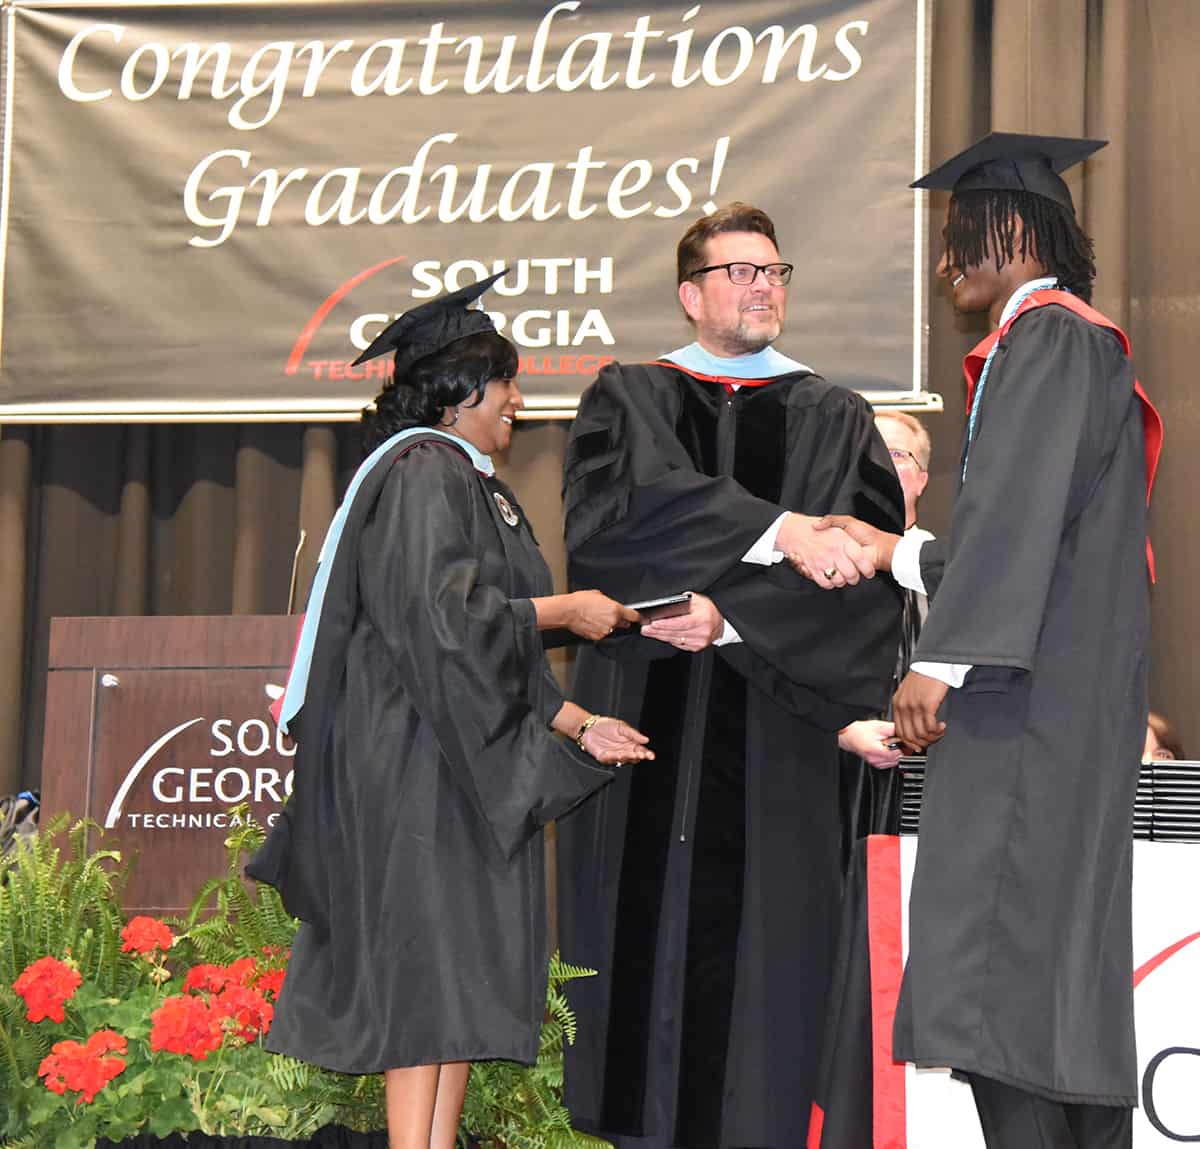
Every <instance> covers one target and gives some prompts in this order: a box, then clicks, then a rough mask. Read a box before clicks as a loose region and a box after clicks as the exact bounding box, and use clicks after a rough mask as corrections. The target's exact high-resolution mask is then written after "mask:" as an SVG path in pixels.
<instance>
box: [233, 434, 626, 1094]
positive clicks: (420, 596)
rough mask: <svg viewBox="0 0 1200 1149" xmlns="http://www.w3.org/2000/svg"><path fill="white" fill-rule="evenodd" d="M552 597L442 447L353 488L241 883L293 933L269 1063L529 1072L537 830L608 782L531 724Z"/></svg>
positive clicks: (469, 475) (405, 456) (540, 892)
mask: <svg viewBox="0 0 1200 1149" xmlns="http://www.w3.org/2000/svg"><path fill="white" fill-rule="evenodd" d="M497 495H499V496H500V497H501V498H504V499H506V500H507V505H509V506H511V507H512V508H513V510H514V511H515V512H516V514H517V515H518V516H520V522H519V523H518V524H517V525H515V526H513V525H509V524H508V523H506V522H505V521H504V518H503V517H502V514H501V508H500V506H499V504H498V502H497V499H496V496H497ZM550 593H552V591H551V588H550V575H549V571H548V570H547V568H546V565H545V562H544V561H543V559H542V557H541V554H540V553H539V551H538V549H537V544H536V542H535V540H534V537H533V535H532V533H531V532H530V529H529V526H528V524H527V523H526V522H525V519H524V516H523V515H522V514H521V512H520V508H519V507H517V504H516V500H515V499H514V498H513V495H512V493H511V492H510V491H509V490H508V489H507V488H506V487H505V486H504V485H503V484H502V483H500V482H499V481H498V480H496V479H493V478H487V477H485V476H483V475H482V474H480V473H478V472H477V471H476V470H475V469H474V467H473V466H472V464H471V462H470V460H469V459H468V458H467V456H466V454H465V453H464V452H463V451H461V450H459V449H458V448H457V447H455V446H454V445H452V444H449V443H447V442H445V441H444V440H437V439H428V440H425V441H423V442H421V443H419V444H418V445H416V446H413V445H411V441H410V442H409V443H402V444H401V445H400V446H398V447H397V448H396V450H395V452H394V453H393V454H392V455H391V456H390V457H389V456H385V457H384V459H382V460H381V461H380V462H379V463H378V464H377V465H376V467H375V468H374V470H373V471H372V472H371V474H370V475H369V477H368V479H367V480H366V483H365V484H364V486H363V488H362V489H361V490H360V492H359V494H358V496H357V497H356V499H355V501H354V503H353V504H352V510H351V513H350V516H349V519H348V522H347V525H346V529H345V533H344V534H343V536H342V539H341V543H340V545H339V547H338V551H337V558H336V561H335V563H334V566H333V568H332V573H331V579H330V585H329V589H328V593H327V596H326V600H325V606H324V609H323V611H322V616H321V627H320V629H319V631H318V633H317V641H316V646H315V649H314V655H313V664H312V672H311V675H310V678H309V683H308V690H307V701H306V703H305V705H304V708H303V709H302V710H301V712H300V714H299V715H298V716H297V719H296V725H295V726H294V729H295V730H296V732H297V741H298V751H297V757H296V774H295V777H296V784H295V792H294V794H293V796H292V798H291V799H290V800H289V802H288V804H287V806H286V807H285V808H284V811H283V815H282V817H281V819H280V821H279V822H278V823H277V825H276V827H275V828H274V830H273V831H272V833H271V835H270V837H269V838H268V841H267V843H266V845H265V846H264V848H263V850H262V851H260V853H259V854H258V855H256V857H255V859H254V860H253V862H252V864H251V866H250V868H249V872H250V873H251V875H252V876H254V877H257V878H259V879H260V880H265V881H269V882H270V883H271V884H273V885H275V886H277V887H278V888H279V889H280V890H281V891H282V893H283V895H284V900H285V903H286V904H287V906H288V908H289V909H290V910H292V912H293V913H296V914H297V915H298V916H300V917H301V918H303V919H304V921H303V924H302V925H301V927H300V931H299V933H298V935H297V937H296V942H295V946H294V948H293V950H292V956H291V959H290V961H289V963H288V975H287V980H286V982H285V984H284V988H283V991H282V993H281V994H280V998H279V1003H278V1006H277V1008H276V1012H275V1018H274V1022H273V1024H272V1026H271V1032H270V1036H269V1038H268V1042H267V1045H268V1048H270V1049H272V1050H273V1051H275V1052H279V1053H287V1054H291V1055H292V1056H294V1057H299V1058H302V1059H303V1060H305V1061H311V1062H315V1063H316V1064H318V1065H323V1066H326V1067H328V1068H330V1069H337V1070H342V1071H345V1072H351V1073H369V1072H377V1071H380V1070H383V1069H388V1068H392V1067H397V1066H405V1065H421V1064H430V1063H434V1062H444V1061H475V1060H480V1059H483V1058H496V1057H502V1058H509V1059H512V1060H516V1061H524V1062H532V1061H533V1060H535V1058H536V1055H537V1048H538V1029H539V1026H540V1023H541V1019H542V1015H543V1011H544V1007H545V994H546V963H547V936H546V900H545V880H544V879H545V874H544V862H543V844H542V835H541V833H540V828H541V826H542V824H543V823H545V822H547V821H549V820H550V819H552V818H554V817H557V816H558V815H559V814H561V813H563V812H564V811H565V810H567V809H569V808H570V807H571V806H573V805H574V804H575V803H576V802H578V801H579V800H580V799H582V798H583V797H585V796H586V795H588V794H590V793H591V792H592V791H594V790H595V789H596V788H597V787H599V786H601V785H602V784H603V783H605V782H607V781H608V780H609V778H610V777H611V776H612V771H611V770H609V769H607V768H605V767H600V766H597V765H596V764H595V763H594V762H593V761H592V760H591V759H590V758H588V757H587V756H586V755H584V754H582V753H581V752H579V751H577V750H576V748H575V747H574V746H572V745H571V744H569V743H567V742H565V741H563V740H561V739H559V738H557V737H556V736H555V735H554V734H553V732H552V731H551V730H550V729H549V723H550V721H551V719H552V718H553V717H554V715H555V713H556V712H557V711H558V708H559V706H560V705H561V703H562V696H561V694H560V693H559V691H558V689H557V687H556V686H555V683H554V679H553V677H552V676H551V674H550V672H549V669H548V667H547V664H546V660H545V657H544V654H543V650H542V644H541V639H540V636H539V634H538V632H537V629H536V620H535V615H534V607H533V604H532V603H531V602H530V601H529V600H530V597H533V596H538V595H544V594H550Z"/></svg>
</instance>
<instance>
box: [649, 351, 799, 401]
mask: <svg viewBox="0 0 1200 1149" xmlns="http://www.w3.org/2000/svg"><path fill="white" fill-rule="evenodd" d="M652 366H654V367H670V368H671V369H672V370H674V371H682V372H683V373H684V374H685V375H690V376H691V377H692V378H693V379H703V380H704V382H705V383H719V384H720V385H721V386H722V387H724V388H725V393H726V394H727V395H732V394H733V393H734V391H735V390H736V389H737V388H739V387H765V386H766V385H767V384H768V383H774V382H775V380H776V379H782V378H783V376H782V375H771V376H770V377H768V378H766V379H738V378H736V377H735V376H733V375H702V374H701V373H700V372H699V371H691V370H689V369H688V368H687V367H680V366H679V364H678V363H672V362H671V360H670V359H656V360H655V361H654V363H653V364H652Z"/></svg>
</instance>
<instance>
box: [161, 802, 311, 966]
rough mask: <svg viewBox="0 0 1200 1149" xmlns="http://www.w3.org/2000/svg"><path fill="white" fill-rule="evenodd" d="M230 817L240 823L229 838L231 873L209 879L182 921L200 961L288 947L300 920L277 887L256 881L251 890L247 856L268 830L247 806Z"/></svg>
mask: <svg viewBox="0 0 1200 1149" xmlns="http://www.w3.org/2000/svg"><path fill="white" fill-rule="evenodd" d="M230 818H231V821H232V820H235V819H236V820H240V824H239V825H236V826H234V828H233V829H232V830H231V831H230V833H229V836H228V837H227V838H226V839H225V848H226V869H225V875H224V877H220V878H213V879H211V880H210V881H208V882H205V883H204V885H203V886H202V887H201V888H200V892H199V894H197V895H196V899H195V901H193V903H192V907H191V910H190V911H189V913H188V916H187V918H186V920H185V921H184V922H183V923H180V924H181V925H182V926H183V928H184V931H185V932H184V935H183V939H182V940H183V941H184V943H185V945H189V946H190V947H192V948H193V949H194V950H195V953H196V955H197V956H198V958H199V960H201V961H206V962H213V963H228V962H231V961H234V960H236V959H237V958H239V957H244V956H246V955H247V954H253V955H258V954H261V953H262V952H263V951H264V950H270V949H272V948H276V949H280V950H283V949H287V948H288V947H289V946H291V944H292V939H293V938H294V937H295V936H296V929H297V926H298V924H299V923H298V922H297V921H296V919H295V918H293V917H292V916H291V914H289V913H288V912H287V910H285V909H284V908H283V901H282V899H281V898H280V897H279V893H278V892H277V891H276V890H274V889H273V888H272V887H270V886H265V885H260V884H257V883H255V884H254V886H253V891H251V888H250V887H249V886H248V884H247V882H246V881H245V880H244V879H243V877H242V866H243V864H244V857H243V855H245V854H249V853H253V852H254V851H255V850H257V849H258V848H259V847H260V846H261V845H262V843H263V841H264V839H265V837H266V835H265V833H264V832H263V829H262V827H261V826H260V825H259V824H258V823H257V822H256V821H255V820H254V818H253V817H252V816H251V814H250V810H249V807H247V806H238V807H236V808H235V809H233V810H231V811H230ZM206 915H207V916H206Z"/></svg>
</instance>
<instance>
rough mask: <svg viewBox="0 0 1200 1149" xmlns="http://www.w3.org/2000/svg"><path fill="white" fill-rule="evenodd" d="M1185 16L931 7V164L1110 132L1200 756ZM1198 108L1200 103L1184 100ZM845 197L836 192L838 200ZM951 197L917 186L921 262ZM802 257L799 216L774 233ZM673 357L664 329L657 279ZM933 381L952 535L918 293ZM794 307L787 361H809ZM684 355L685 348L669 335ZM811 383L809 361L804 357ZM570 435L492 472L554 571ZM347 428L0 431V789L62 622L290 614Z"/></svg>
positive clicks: (1197, 439) (1139, 9) (1128, 1)
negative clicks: (1005, 134) (1027, 135)
mask: <svg viewBox="0 0 1200 1149" xmlns="http://www.w3.org/2000/svg"><path fill="white" fill-rule="evenodd" d="M1197 43H1200V5H1197V4H1195V3H1194V0H941V2H940V3H938V4H937V5H936V7H935V12H934V27H933V57H932V76H931V81H932V101H931V138H930V156H931V159H933V160H937V159H939V158H941V157H944V156H947V155H949V154H951V153H953V152H955V151H957V150H958V149H960V148H962V147H964V146H965V145H966V144H968V143H969V142H970V141H971V140H972V139H974V138H975V137H976V136H978V135H980V134H982V133H983V132H984V131H986V130H988V129H989V128H990V127H991V128H998V129H1005V130H1010V131H1031V132H1039V133H1046V134H1061V135H1089V136H1101V137H1106V138H1109V139H1111V140H1112V144H1111V145H1110V146H1109V147H1108V148H1107V149H1105V150H1104V151H1103V152H1101V153H1100V154H1099V155H1098V156H1097V157H1096V158H1094V159H1093V160H1092V161H1091V162H1090V163H1089V164H1088V165H1087V172H1086V176H1084V175H1082V174H1080V173H1078V172H1076V173H1075V174H1074V176H1073V178H1072V180H1071V181H1070V182H1071V185H1072V191H1073V193H1074V195H1075V197H1076V204H1077V207H1078V209H1079V211H1080V214H1081V217H1082V219H1083V221H1084V224H1085V226H1086V227H1087V228H1088V229H1089V230H1090V232H1091V233H1092V235H1093V236H1094V237H1095V240H1096V249H1097V256H1098V261H1099V266H1100V276H1099V279H1098V282H1097V290H1096V299H1095V302H1096V304H1097V306H1098V307H1099V308H1100V309H1101V310H1102V311H1104V312H1106V313H1107V314H1108V315H1110V316H1111V317H1112V318H1113V319H1114V320H1116V321H1117V322H1118V323H1120V324H1121V325H1122V326H1124V327H1125V328H1126V330H1127V331H1128V332H1129V334H1130V336H1131V337H1132V339H1133V343H1134V354H1135V360H1136V363H1137V367H1138V370H1139V374H1140V376H1141V378H1142V380H1143V382H1144V383H1145V385H1146V387H1147V389H1148V390H1149V392H1150V394H1151V396H1152V397H1153V398H1154V400H1155V402H1156V403H1157V404H1158V406H1159V409H1160V410H1161V411H1162V414H1163V416H1164V418H1165V420H1166V424H1167V443H1166V452H1165V455H1164V460H1163V465H1162V468H1161V470H1160V472H1159V475H1160V477H1159V483H1158V487H1157V489H1156V493H1155V505H1154V510H1153V514H1152V531H1153V537H1154V542H1155V548H1156V551H1157V556H1158V569H1159V584H1158V586H1157V588H1156V589H1155V592H1154V656H1155V662H1154V667H1153V677H1152V686H1151V696H1152V704H1153V705H1154V706H1155V708H1156V709H1160V710H1163V711H1165V712H1166V713H1168V714H1169V715H1170V716H1171V717H1172V719H1173V720H1174V721H1175V723H1176V724H1177V726H1178V727H1179V729H1180V731H1181V734H1182V736H1183V740H1184V745H1185V747H1186V748H1187V749H1188V750H1189V751H1190V753H1191V754H1192V755H1197V754H1200V712H1198V710H1197V708H1196V707H1195V705H1194V700H1195V698H1196V678H1197V671H1196V670H1195V669H1194V668H1193V663H1194V660H1193V658H1192V646H1193V644H1194V643H1195V641H1196V640H1197V637H1200V606H1198V605H1197V604H1195V603H1194V601H1193V599H1194V591H1193V587H1194V578H1193V569H1194V568H1195V567H1196V565H1197V560H1200V531H1198V530H1197V528H1196V527H1195V526H1194V519H1193V516H1192V515H1191V513H1190V511H1189V503H1190V498H1191V495H1192V492H1193V491H1195V490H1197V489H1200V452H1198V451H1197V450H1196V445H1197V443H1200V405H1198V404H1197V403H1196V402H1195V401H1194V400H1193V399H1192V397H1191V392H1192V390H1193V388H1194V387H1195V384H1194V382H1193V379H1192V374H1193V371H1194V370H1195V367H1194V363H1195V360H1196V355H1195V354H1194V351H1193V348H1194V347H1195V344H1196V340H1197V334H1196V333H1197V331H1200V286H1198V281H1197V266H1198V260H1197V255H1198V253H1200V252H1198V248H1200V244H1198V242H1197V239H1196V235H1197V231H1198V229H1197V227H1196V225H1195V224H1194V222H1193V221H1192V219H1191V218H1190V215H1189V212H1190V210H1191V208H1192V201H1193V199H1194V195H1195V190H1194V189H1195V188H1196V187H1197V185H1198V183H1200V163H1198V160H1200V121H1195V119H1194V116H1193V112H1194V109H1195V108H1196V106H1197V105H1200V73H1198V72H1197V70H1196V69H1195V66H1194V60H1193V58H1192V56H1193V50H1194V46H1195V45H1196V44H1197ZM1193 101H1195V102H1193ZM831 194H836V189H832V190H831ZM944 211H945V197H944V196H940V195H933V196H931V197H930V205H929V212H930V220H929V233H930V255H931V259H933V260H936V259H937V257H938V255H939V254H940V239H939V234H940V230H941V224H942V216H943V213H944ZM777 223H778V225H779V227H780V231H781V242H782V244H783V247H784V252H785V255H786V256H787V257H788V258H790V259H793V260H795V261H796V262H797V263H799V264H802V263H803V259H804V238H803V234H802V229H801V227H800V226H799V225H798V223H797V222H794V221H789V220H787V219H780V220H778V221H777ZM662 308H663V316H664V331H667V332H669V334H670V337H669V338H665V339H664V350H665V349H666V348H667V347H668V346H671V345H673V344H672V343H671V340H672V339H675V337H676V336H677V335H678V334H679V332H678V330H677V325H676V324H675V323H674V318H675V310H674V302H673V297H672V292H671V285H670V284H666V283H665V284H664V285H663V301H662ZM929 319H930V326H931V334H930V343H929V357H930V358H929V388H930V390H932V391H938V392H940V393H941V394H942V395H943V396H944V397H945V399H946V406H947V410H946V411H945V413H942V414H936V415H928V416H925V418H926V421H927V425H928V426H929V429H930V432H931V434H932V436H933V441H934V462H933V467H932V479H931V482H930V485H929V489H928V491H927V493H926V495H925V498H924V505H923V513H922V521H923V522H924V523H925V524H926V525H927V526H929V527H930V528H931V529H933V530H935V531H936V530H942V529H945V527H946V525H947V522H948V517H949V514H948V512H949V507H950V503H951V500H952V498H953V490H954V482H955V470H956V462H957V456H958V448H959V439H960V436H961V434H962V427H963V413H962V399H961V397H962V383H961V374H960V361H961V358H962V355H963V354H964V353H965V351H966V350H968V349H969V348H970V347H971V345H972V344H973V343H974V342H975V341H976V340H977V339H978V338H980V337H981V336H982V334H983V333H984V329H983V327H982V325H981V324H979V323H978V322H975V321H972V322H967V321H965V320H962V319H956V317H955V316H954V314H953V312H952V310H951V308H950V306H949V304H948V303H947V301H946V299H945V297H944V296H943V295H942V294H941V293H940V292H937V291H934V292H933V293H932V294H931V298H930V309H929ZM803 323H804V317H803V316H802V315H796V314H794V315H793V316H792V319H791V332H792V335H791V337H790V338H789V340H788V346H789V349H790V350H791V351H792V352H793V353H794V354H797V355H800V356H801V357H803V355H804V342H803V338H802V330H803ZM675 341H676V342H678V340H677V339H676V340H675ZM813 366H814V367H816V369H817V370H821V369H822V364H820V363H814V364H813ZM566 433H567V427H566V424H564V423H539V424H532V425H530V424H526V425H524V426H522V427H521V428H520V429H519V431H518V433H517V434H516V435H515V436H514V442H513V445H512V448H511V449H510V451H509V453H508V457H507V459H506V460H504V462H503V466H502V468H501V470H502V474H503V475H504V477H505V478H506V479H507V481H508V482H509V483H510V484H511V485H512V486H513V487H514V488H515V489H516V491H517V493H518V495H519V497H520V499H521V502H522V504H523V505H524V506H525V507H526V509H527V510H528V512H529V514H530V516H531V517H532V519H533V522H534V526H535V529H536V530H537V533H538V537H539V539H540V541H541V543H542V547H543V550H544V551H545V553H546V555H547V558H548V559H549V561H550V564H551V568H552V569H553V570H554V572H555V574H556V577H557V578H558V579H559V580H560V581H561V578H562V571H563V562H562V546H561V529H560V522H559V517H560V510H561V508H560V502H559V467H560V462H561V457H562V450H563V446H564V443H565V439H566ZM357 439H358V436H357V432H356V430H355V428H354V427H353V426H351V425H345V424H342V425H309V426H304V425H298V424H290V425H289V424H281V425H261V424H258V425H254V424H247V425H241V426H239V425H236V424H224V425H181V426H163V425H156V426H146V425H130V426H96V427H83V426H43V427H28V426H5V427H3V428H2V429H0V633H3V634H4V636H5V640H4V642H3V644H2V645H0V793H6V792H10V791H12V790H14V789H16V788H17V787H18V786H19V785H26V786H29V785H36V784H37V782H38V779H39V777H40V772H41V746H42V715H43V702H44V696H45V674H46V652H47V642H48V634H49V620H50V619H51V617H53V616H55V615H127V614H227V613H233V614H242V613H250V614H258V613H280V612H283V611H284V610H285V609H286V607H287V599H288V582H289V575H290V570H291V563H292V552H293V549H294V546H295V540H296V537H297V533H298V531H299V529H300V528H303V529H305V530H306V531H307V532H308V536H309V541H308V544H307V546H306V548H305V550H304V552H303V554H302V556H301V561H300V567H299V576H300V577H299V580H298V583H299V585H298V590H297V599H296V603H297V609H301V608H302V606H303V602H304V597H305V595H306V594H307V589H308V585H309V582H310V581H311V578H312V574H313V567H314V565H315V561H316V553H317V549H318V547H319V544H320V539H321V538H322V536H323V534H324V530H325V527H326V525H327V524H328V522H329V519H330V517H331V516H332V513H333V510H334V507H335V505H336V502H337V499H338V498H339V496H340V493H341V491H342V489H343V488H344V486H345V483H346V482H347V481H348V479H349V476H350V474H351V473H352V472H353V469H354V467H355V466H356V465H357V463H358V459H359V450H358V443H357Z"/></svg>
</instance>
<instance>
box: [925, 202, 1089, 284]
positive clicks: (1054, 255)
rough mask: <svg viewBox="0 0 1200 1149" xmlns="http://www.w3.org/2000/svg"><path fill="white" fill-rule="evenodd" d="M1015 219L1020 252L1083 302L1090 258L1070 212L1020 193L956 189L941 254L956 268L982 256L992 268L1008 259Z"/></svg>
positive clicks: (973, 264) (1086, 240)
mask: <svg viewBox="0 0 1200 1149" xmlns="http://www.w3.org/2000/svg"><path fill="white" fill-rule="evenodd" d="M1018 219H1019V220H1020V221H1021V225H1022V227H1021V252H1020V254H1021V256H1022V257H1025V256H1032V257H1033V258H1034V259H1036V260H1037V261H1038V262H1039V263H1041V264H1042V265H1043V266H1044V267H1045V268H1046V272H1047V274H1048V275H1054V276H1057V277H1058V282H1059V284H1060V285H1061V286H1062V287H1064V288H1066V290H1067V291H1069V292H1070V293H1071V294H1072V295H1077V296H1079V298H1080V299H1082V300H1083V301H1084V302H1085V303H1090V302H1091V300H1092V281H1093V280H1094V279H1095V278H1096V257H1095V253H1094V252H1093V249H1092V241H1091V238H1090V237H1089V236H1087V235H1086V234H1085V233H1084V231H1083V229H1082V228H1081V227H1080V226H1079V223H1078V221H1077V220H1076V219H1075V215H1074V213H1073V212H1072V211H1071V210H1070V209H1069V208H1065V207H1063V206H1062V204H1058V203H1055V202H1054V201H1053V200H1050V199H1047V198H1046V197H1045V196H1040V195H1033V194H1032V193H1031V192H1025V191H996V190H994V189H986V190H978V191H965V192H956V193H955V194H954V196H953V197H951V200H950V214H949V216H948V217H947V220H946V231H945V238H946V253H947V255H948V256H949V259H950V262H951V263H952V264H954V265H955V266H956V267H961V268H969V267H978V266H979V264H981V263H983V261H984V260H985V259H987V258H988V256H990V255H992V254H994V255H995V256H996V266H997V267H998V268H1000V267H1003V266H1004V264H1005V263H1006V262H1007V261H1008V260H1011V259H1013V258H1014V255H1013V252H1014V244H1015V240H1016V236H1015V232H1016V221H1017V220H1018Z"/></svg>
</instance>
